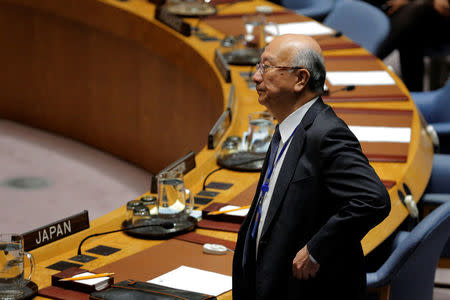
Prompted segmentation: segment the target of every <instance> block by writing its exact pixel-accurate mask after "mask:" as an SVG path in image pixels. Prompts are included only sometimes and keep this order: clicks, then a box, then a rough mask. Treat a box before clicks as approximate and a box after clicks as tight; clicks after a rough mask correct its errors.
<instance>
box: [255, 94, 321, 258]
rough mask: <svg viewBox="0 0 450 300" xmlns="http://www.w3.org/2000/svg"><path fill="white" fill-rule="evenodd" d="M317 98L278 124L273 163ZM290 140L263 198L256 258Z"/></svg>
mask: <svg viewBox="0 0 450 300" xmlns="http://www.w3.org/2000/svg"><path fill="white" fill-rule="evenodd" d="M318 98H319V97H316V98H314V99H312V100H310V101H308V102H307V103H305V104H304V105H302V106H300V107H299V108H298V109H297V110H296V111H294V112H293V113H291V114H290V115H289V116H288V117H287V118H286V119H284V120H283V122H281V123H280V124H279V127H278V128H279V130H280V135H281V140H280V145H279V146H278V151H277V155H276V156H275V161H276V159H277V158H278V155H279V153H280V151H281V149H282V148H283V146H284V144H285V143H286V141H287V140H288V139H289V137H290V136H291V134H292V133H293V132H294V130H295V128H297V126H298V125H299V124H300V122H301V121H302V119H303V117H304V116H305V114H306V112H307V111H308V109H309V108H310V107H311V106H312V105H313V104H314V102H316V101H317V99H318ZM291 141H292V139H291V140H289V144H288V145H287V146H286V149H285V150H284V153H283V154H282V155H281V157H280V160H279V161H278V163H276V164H275V162H274V164H275V165H274V167H273V168H274V169H273V172H272V175H271V176H270V180H269V190H268V191H267V193H266V195H265V196H264V199H263V202H262V205H261V219H260V221H259V226H258V232H257V235H256V256H258V245H259V238H260V236H261V231H262V228H263V227H264V221H265V219H266V215H267V210H268V209H269V205H270V201H271V200H272V194H273V190H274V189H275V183H276V182H277V179H278V175H279V173H280V169H281V166H282V165H283V161H284V157H285V156H286V153H287V152H288V149H289V145H290V143H291Z"/></svg>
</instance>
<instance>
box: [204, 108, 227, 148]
mask: <svg viewBox="0 0 450 300" xmlns="http://www.w3.org/2000/svg"><path fill="white" fill-rule="evenodd" d="M230 124H231V113H230V110H226V111H224V112H223V113H222V115H221V116H220V117H219V119H218V120H217V122H216V124H214V127H213V128H212V129H211V131H210V132H209V134H208V149H214V148H216V146H217V144H218V143H219V140H220V139H221V138H222V137H223V135H224V134H225V131H226V130H227V129H228V127H230Z"/></svg>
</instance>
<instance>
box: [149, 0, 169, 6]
mask: <svg viewBox="0 0 450 300" xmlns="http://www.w3.org/2000/svg"><path fill="white" fill-rule="evenodd" d="M148 2H150V3H153V4H155V5H163V4H164V3H166V0H148Z"/></svg>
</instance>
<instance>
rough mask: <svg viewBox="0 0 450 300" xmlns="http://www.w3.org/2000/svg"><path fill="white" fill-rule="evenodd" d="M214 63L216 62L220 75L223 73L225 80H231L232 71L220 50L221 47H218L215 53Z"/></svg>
mask: <svg viewBox="0 0 450 300" xmlns="http://www.w3.org/2000/svg"><path fill="white" fill-rule="evenodd" d="M214 63H215V64H216V67H217V69H218V70H219V73H220V75H222V77H223V80H225V82H231V71H230V67H229V66H228V63H227V61H226V60H225V58H224V57H223V55H222V52H220V50H219V49H216V51H215V53H214Z"/></svg>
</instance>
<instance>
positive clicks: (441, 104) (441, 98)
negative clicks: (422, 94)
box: [430, 80, 450, 123]
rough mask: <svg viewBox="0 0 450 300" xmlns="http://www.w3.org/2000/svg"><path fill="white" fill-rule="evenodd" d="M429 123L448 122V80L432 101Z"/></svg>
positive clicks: (449, 98) (449, 117)
mask: <svg viewBox="0 0 450 300" xmlns="http://www.w3.org/2000/svg"><path fill="white" fill-rule="evenodd" d="M431 119H432V120H431V122H430V123H441V122H450V80H448V81H447V83H446V84H445V85H444V86H443V87H442V88H440V89H439V91H438V92H437V93H436V96H435V99H433V108H432V112H431Z"/></svg>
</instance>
